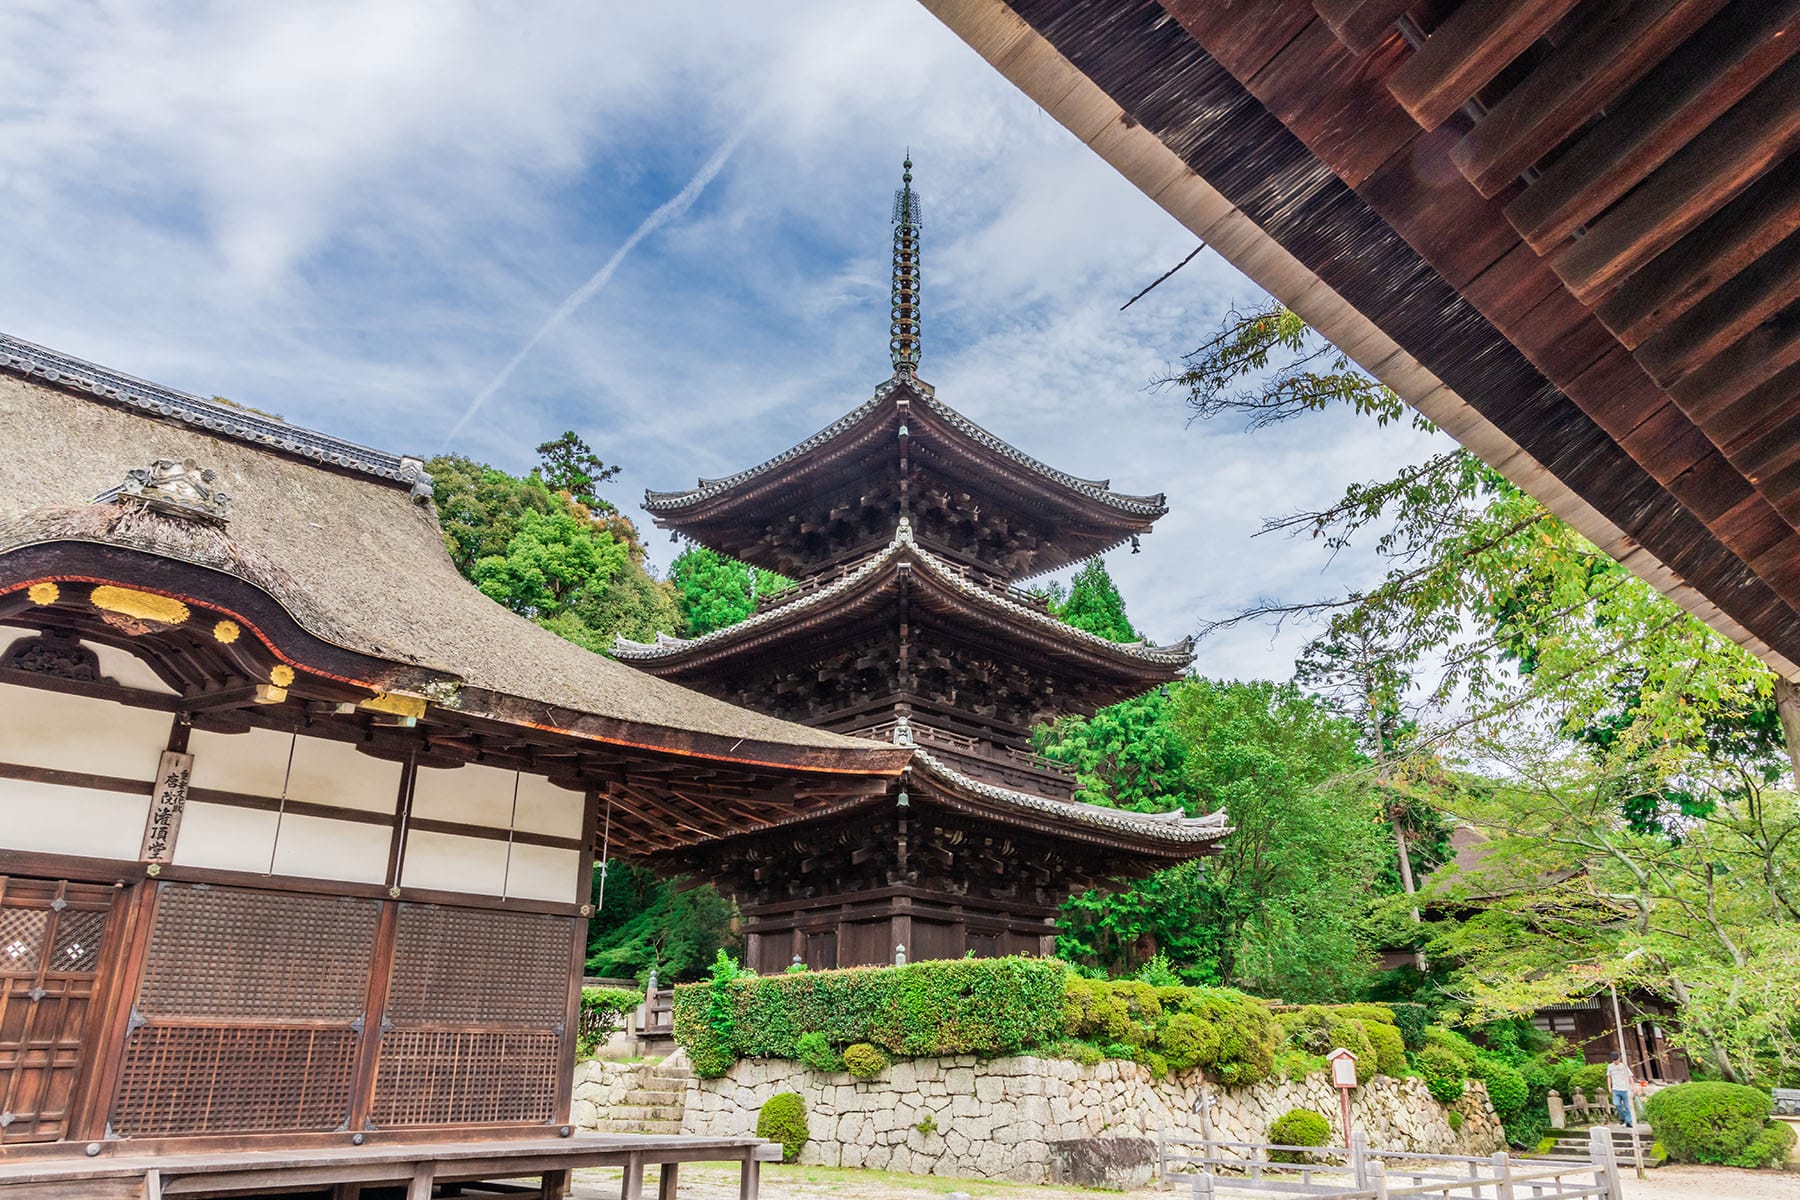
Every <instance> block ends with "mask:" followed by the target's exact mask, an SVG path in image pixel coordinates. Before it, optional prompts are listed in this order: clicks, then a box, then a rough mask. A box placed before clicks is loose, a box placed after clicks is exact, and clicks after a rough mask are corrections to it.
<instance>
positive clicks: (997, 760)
mask: <svg viewBox="0 0 1800 1200" xmlns="http://www.w3.org/2000/svg"><path fill="white" fill-rule="evenodd" d="M908 724H909V729H910V731H911V733H912V740H913V742H914V744H915V745H919V746H923V747H924V748H926V749H927V750H930V751H931V752H932V753H933V754H936V755H937V756H938V757H940V758H943V759H945V760H946V761H948V762H949V763H950V765H951V766H953V767H955V768H957V769H958V770H960V771H962V772H963V773H964V774H967V775H970V776H973V777H974V778H976V779H981V780H983V781H985V782H988V783H999V784H1002V785H1003V786H1009V787H1015V788H1031V787H1033V786H1037V785H1042V784H1049V785H1050V787H1051V789H1052V791H1053V792H1054V794H1055V795H1056V797H1057V798H1059V799H1062V798H1066V799H1073V798H1074V797H1073V785H1074V782H1075V768H1074V767H1072V766H1070V765H1069V764H1068V763H1060V762H1057V761H1056V760H1055V759H1050V758H1045V757H1044V756H1043V755H1041V754H1033V753H1032V752H1031V751H1029V750H1020V749H1018V748H1016V747H1013V746H1000V745H996V744H994V743H993V742H989V741H985V740H983V739H982V738H978V737H972V736H969V735H967V734H961V733H951V732H949V731H948V730H944V729H933V728H932V727H931V726H929V725H920V724H918V723H917V722H909V723H908ZM899 727H900V723H899V722H898V721H884V722H882V723H881V724H879V725H869V726H865V727H864V728H862V729H857V730H853V731H851V732H852V734H853V736H855V737H866V738H875V739H877V740H879V741H883V742H891V741H893V740H894V732H895V730H897V729H898V728H899Z"/></svg>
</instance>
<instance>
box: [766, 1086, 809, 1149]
mask: <svg viewBox="0 0 1800 1200" xmlns="http://www.w3.org/2000/svg"><path fill="white" fill-rule="evenodd" d="M756 1136H757V1137H759V1138H766V1139H768V1140H769V1141H772V1142H780V1143H781V1161H782V1162H794V1161H795V1160H797V1159H798V1158H799V1157H800V1151H801V1150H802V1149H803V1148H804V1147H805V1146H806V1140H807V1136H808V1134H807V1129H806V1101H805V1100H803V1099H801V1097H800V1093H798V1092H776V1093H775V1094H774V1095H773V1096H770V1097H769V1098H768V1099H767V1100H764V1101H763V1106H762V1108H761V1110H760V1111H758V1112H757V1114H756Z"/></svg>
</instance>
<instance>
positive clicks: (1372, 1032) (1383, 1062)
mask: <svg viewBox="0 0 1800 1200" xmlns="http://www.w3.org/2000/svg"><path fill="white" fill-rule="evenodd" d="M1363 1033H1365V1034H1367V1035H1368V1038H1369V1041H1370V1042H1371V1043H1372V1044H1373V1045H1374V1047H1375V1069H1376V1070H1377V1071H1379V1072H1380V1073H1381V1074H1383V1075H1391V1076H1393V1077H1394V1078H1395V1079H1398V1078H1400V1076H1402V1075H1404V1074H1405V1073H1406V1043H1405V1042H1404V1041H1402V1040H1401V1038H1400V1031H1399V1030H1398V1029H1396V1028H1394V1027H1393V1026H1392V1025H1383V1024H1381V1023H1380V1022H1379V1021H1364V1022H1363Z"/></svg>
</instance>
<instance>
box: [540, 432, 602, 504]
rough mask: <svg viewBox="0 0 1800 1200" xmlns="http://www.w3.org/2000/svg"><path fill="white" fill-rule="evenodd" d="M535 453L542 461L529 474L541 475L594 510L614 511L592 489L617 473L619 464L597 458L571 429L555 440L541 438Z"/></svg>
mask: <svg viewBox="0 0 1800 1200" xmlns="http://www.w3.org/2000/svg"><path fill="white" fill-rule="evenodd" d="M537 453H538V461H539V462H540V463H542V464H543V465H542V466H540V467H539V468H538V469H537V470H536V471H534V472H532V474H533V475H536V476H538V477H540V478H542V479H543V481H544V483H545V484H546V485H547V486H548V487H549V488H550V489H551V490H552V491H558V492H566V493H568V495H569V498H570V499H572V500H574V501H575V502H576V503H577V504H582V505H585V506H587V507H588V508H590V509H593V510H595V511H597V512H612V511H615V510H614V509H613V506H612V504H611V503H610V502H608V501H606V500H602V499H601V498H600V495H599V493H598V492H597V491H596V490H595V489H597V488H598V487H599V486H600V485H601V484H603V483H606V482H607V481H609V480H611V479H612V477H613V476H615V475H617V474H618V473H619V468H618V467H609V466H607V465H606V464H605V463H603V462H601V461H600V457H599V456H598V455H597V454H595V453H594V452H593V450H592V449H591V448H590V447H589V446H588V444H587V443H586V442H584V441H582V440H581V439H580V438H579V437H577V436H576V435H575V431H574V430H573V429H571V430H569V431H567V432H566V433H564V434H563V435H562V436H561V437H559V438H557V439H556V440H555V441H551V442H545V443H544V444H543V445H541V446H539V447H538V448H537Z"/></svg>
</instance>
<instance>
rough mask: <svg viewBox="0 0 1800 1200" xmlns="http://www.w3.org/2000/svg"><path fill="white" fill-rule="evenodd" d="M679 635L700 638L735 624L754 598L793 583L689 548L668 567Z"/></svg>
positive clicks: (698, 548) (748, 610) (704, 550)
mask: <svg viewBox="0 0 1800 1200" xmlns="http://www.w3.org/2000/svg"><path fill="white" fill-rule="evenodd" d="M669 582H670V583H671V584H673V585H674V588H675V604H676V608H677V609H678V611H679V612H680V614H681V625H682V632H683V633H685V634H686V635H687V636H688V637H699V636H700V635H701V634H704V633H711V632H713V631H714V630H715V629H724V628H725V627H726V626H728V625H736V624H737V623H738V622H739V621H742V620H743V619H744V618H745V617H747V616H749V615H750V614H751V612H753V611H754V610H755V608H756V599H757V597H759V596H767V595H770V594H771V593H774V592H778V591H780V590H781V589H782V588H785V587H790V586H792V584H793V580H791V579H788V578H786V577H785V576H781V575H777V574H775V573H774V572H773V571H765V570H763V569H762V568H760V567H752V566H750V565H749V564H748V563H741V562H739V561H737V560H736V559H734V558H727V557H725V556H724V555H723V554H719V553H717V552H716V551H713V550H708V549H707V548H706V547H704V546H689V547H688V548H687V549H686V550H683V551H682V552H681V553H680V555H678V556H677V557H676V559H675V561H674V562H673V563H671V564H670V566H669Z"/></svg>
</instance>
